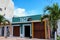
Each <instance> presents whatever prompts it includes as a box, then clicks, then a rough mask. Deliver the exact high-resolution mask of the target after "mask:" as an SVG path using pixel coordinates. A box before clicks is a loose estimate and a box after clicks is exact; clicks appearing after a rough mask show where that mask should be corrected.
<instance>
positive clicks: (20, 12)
mask: <svg viewBox="0 0 60 40" xmlns="http://www.w3.org/2000/svg"><path fill="white" fill-rule="evenodd" d="M14 16H15V17H17V16H18V17H21V16H27V12H26V10H25V9H23V8H17V9H15V10H14Z"/></svg>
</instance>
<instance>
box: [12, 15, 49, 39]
mask: <svg viewBox="0 0 60 40" xmlns="http://www.w3.org/2000/svg"><path fill="white" fill-rule="evenodd" d="M46 24H47V21H46V20H44V21H43V22H42V23H41V15H33V16H24V17H13V19H12V28H13V36H19V37H27V36H28V37H32V38H40V39H46V38H50V29H49V27H48V25H46ZM18 29H19V31H18V32H17V31H16V30H18ZM27 30H29V31H27ZM17 34H19V35H17Z"/></svg>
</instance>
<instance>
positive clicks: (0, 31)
mask: <svg viewBox="0 0 60 40" xmlns="http://www.w3.org/2000/svg"><path fill="white" fill-rule="evenodd" d="M1 35H2V28H0V36H1Z"/></svg>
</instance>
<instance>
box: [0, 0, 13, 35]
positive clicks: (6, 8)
mask: <svg viewBox="0 0 60 40" xmlns="http://www.w3.org/2000/svg"><path fill="white" fill-rule="evenodd" d="M13 14H14V3H13V1H12V0H0V15H4V17H5V18H6V19H7V20H10V21H12V17H13ZM7 28H8V26H6V27H4V28H2V27H0V36H2V35H6V30H7Z"/></svg>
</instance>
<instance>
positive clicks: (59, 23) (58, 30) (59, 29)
mask: <svg viewBox="0 0 60 40" xmlns="http://www.w3.org/2000/svg"><path fill="white" fill-rule="evenodd" d="M57 25H58V29H57V33H58V35H59V36H60V20H58V23H57Z"/></svg>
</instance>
